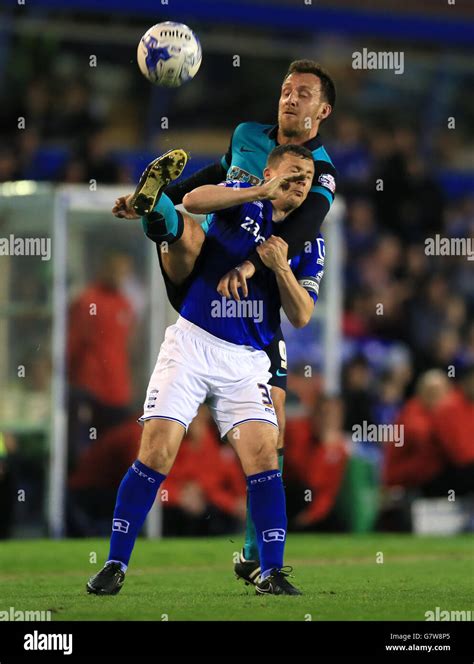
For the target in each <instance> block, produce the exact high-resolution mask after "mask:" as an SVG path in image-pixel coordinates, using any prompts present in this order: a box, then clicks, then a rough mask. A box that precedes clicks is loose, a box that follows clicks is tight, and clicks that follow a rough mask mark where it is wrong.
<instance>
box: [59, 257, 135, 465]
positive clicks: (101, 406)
mask: <svg viewBox="0 0 474 664" xmlns="http://www.w3.org/2000/svg"><path fill="white" fill-rule="evenodd" d="M131 270H132V263H131V260H130V257H129V256H127V255H126V254H121V253H111V254H109V255H108V256H106V257H105V259H104V263H103V265H102V267H101V269H100V271H99V274H98V276H97V279H96V280H95V281H94V282H93V283H91V284H90V285H89V286H87V287H86V289H85V290H84V291H83V292H82V293H81V294H80V295H79V296H78V297H77V298H76V300H74V302H73V303H72V305H71V308H70V314H69V336H68V345H67V363H68V378H69V384H70V395H69V443H70V459H71V462H72V464H74V462H75V460H76V458H77V455H78V453H79V452H80V450H81V449H82V448H83V447H84V446H85V445H87V444H89V443H90V441H91V437H90V428H91V427H93V428H94V429H95V431H96V433H97V436H99V435H102V434H103V433H105V431H106V430H107V429H108V428H110V427H112V426H114V425H116V424H119V423H120V422H121V421H123V420H124V419H126V418H127V417H128V416H129V414H130V410H129V407H130V400H131V390H132V378H131V367H130V361H129V345H130V342H131V338H132V334H133V331H134V317H133V313H132V307H131V305H130V303H129V301H128V299H127V298H126V296H125V295H124V294H123V293H122V291H121V287H122V284H123V283H124V281H125V280H126V279H127V278H128V276H129V274H130V272H131ZM94 439H95V438H94V437H92V440H94Z"/></svg>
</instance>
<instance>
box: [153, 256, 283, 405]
mask: <svg viewBox="0 0 474 664" xmlns="http://www.w3.org/2000/svg"><path fill="white" fill-rule="evenodd" d="M156 249H157V253H158V258H159V261H160V267H161V273H162V275H163V280H164V282H165V288H166V294H167V296H168V300H169V301H170V304H171V306H172V307H173V309H175V310H176V311H177V312H178V313H179V310H180V308H181V304H182V303H183V300H184V298H185V296H186V292H187V290H188V288H189V285H190V282H191V280H192V277H193V274H191V275H190V276H189V277H188V278H187V279H186V281H185V282H184V283H182V284H180V285H179V286H176V285H175V284H173V283H172V282H171V281H170V279H169V278H168V276H167V275H166V272H165V271H164V269H163V265H162V262H161V252H160V248H159V246H158V245H156ZM264 350H265V352H266V354H267V355H268V357H269V358H270V373H271V374H272V377H271V378H270V380H269V381H268V382H269V384H270V385H271V386H272V387H279V388H281V389H282V390H285V392H286V375H287V373H288V368H287V361H286V344H285V340H284V338H283V332H282V331H281V327H279V328H278V331H277V333H276V334H275V336H274V337H273V339H272V341H271V342H270V343H269V344H268V346H267V347H266V348H264Z"/></svg>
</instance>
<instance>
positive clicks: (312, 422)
mask: <svg viewBox="0 0 474 664" xmlns="http://www.w3.org/2000/svg"><path fill="white" fill-rule="evenodd" d="M343 419H344V415H343V404H342V401H341V399H339V398H334V397H325V396H322V397H320V398H319V399H318V400H317V402H316V404H315V407H314V410H313V412H312V413H311V414H310V416H309V417H307V418H304V419H292V420H291V419H290V420H288V422H287V428H286V446H285V449H286V454H285V482H286V485H287V486H286V489H287V496H288V498H287V502H288V507H289V510H288V511H289V514H290V518H291V513H294V512H295V511H296V512H297V514H296V516H295V517H294V518H293V519H292V520H291V522H292V525H293V527H295V528H298V529H310V530H313V529H318V530H338V529H340V524H339V523H338V519H337V517H336V516H335V514H334V512H333V507H334V504H335V501H336V498H337V495H338V493H339V489H340V486H341V483H342V480H343V478H344V472H345V469H346V462H347V459H348V456H349V455H348V451H347V445H346V441H345V437H344V434H343V431H342V423H343Z"/></svg>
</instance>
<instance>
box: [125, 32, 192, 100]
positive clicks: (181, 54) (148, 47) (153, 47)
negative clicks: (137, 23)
mask: <svg viewBox="0 0 474 664" xmlns="http://www.w3.org/2000/svg"><path fill="white" fill-rule="evenodd" d="M137 60H138V66H139V67H140V71H141V72H142V74H143V76H145V77H146V78H147V79H148V80H149V81H150V82H151V83H153V84H154V85H162V86H164V87H167V88H176V87H178V86H180V85H182V84H183V83H185V82H186V81H189V80H191V79H192V78H194V76H196V74H197V71H198V69H199V67H200V66H201V60H202V50H201V44H200V43H199V39H198V38H197V37H196V35H195V34H194V32H193V31H192V30H191V28H188V26H187V25H184V23H173V22H172V21H165V22H164V23H157V24H156V25H154V26H153V27H151V28H150V29H149V30H147V31H146V32H145V34H144V35H143V37H142V38H141V39H140V43H139V44H138V49H137Z"/></svg>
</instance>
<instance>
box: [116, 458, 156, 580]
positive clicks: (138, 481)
mask: <svg viewBox="0 0 474 664" xmlns="http://www.w3.org/2000/svg"><path fill="white" fill-rule="evenodd" d="M165 479H166V475H162V474H161V473H159V472H158V471H156V470H153V469H152V468H149V467H148V466H146V465H145V464H144V463H141V461H138V459H137V461H134V462H133V464H132V466H131V467H130V468H129V469H128V470H127V472H126V473H125V476H124V478H123V480H122V482H121V484H120V486H119V489H118V493H117V500H116V503H115V511H114V518H113V522H112V536H111V538H110V552H109V557H108V559H107V560H108V561H110V560H113V561H117V562H120V563H122V568H123V569H124V571H125V570H126V569H127V565H128V563H129V560H130V556H131V555H132V550H133V547H134V545H135V540H136V539H137V536H138V533H139V532H140V530H141V527H142V526H143V524H144V522H145V519H146V516H147V514H148V512H149V511H150V509H151V508H152V506H153V503H154V502H155V498H156V494H157V492H158V489H159V487H160V484H161V483H162V482H163V481H164V480H165Z"/></svg>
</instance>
